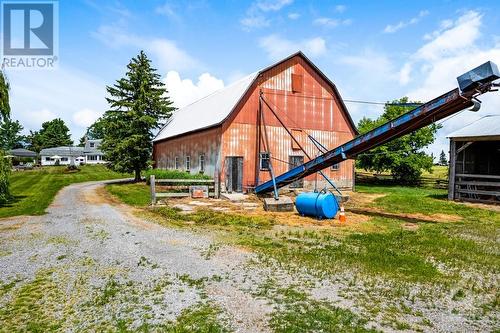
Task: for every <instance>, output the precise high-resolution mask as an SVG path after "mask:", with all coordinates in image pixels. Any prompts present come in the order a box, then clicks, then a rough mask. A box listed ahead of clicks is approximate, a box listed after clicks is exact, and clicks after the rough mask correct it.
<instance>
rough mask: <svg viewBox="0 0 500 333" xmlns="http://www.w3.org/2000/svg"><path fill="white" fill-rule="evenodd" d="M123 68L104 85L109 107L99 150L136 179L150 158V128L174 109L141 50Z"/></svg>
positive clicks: (153, 128)
mask: <svg viewBox="0 0 500 333" xmlns="http://www.w3.org/2000/svg"><path fill="white" fill-rule="evenodd" d="M127 69H128V71H127V73H126V75H125V77H123V78H121V79H119V80H117V81H116V83H115V84H114V85H112V86H108V87H106V90H107V92H108V94H109V95H110V97H108V98H106V100H107V101H108V103H109V105H110V110H108V111H106V113H105V115H104V121H105V131H104V132H105V133H104V140H103V144H102V146H101V149H102V150H103V151H104V153H105V158H106V160H107V161H109V163H110V167H111V168H112V169H114V170H116V171H120V172H134V174H135V180H136V181H139V180H140V179H141V170H144V169H146V168H147V167H148V165H149V162H150V159H151V154H152V149H153V144H152V139H153V131H154V130H156V129H159V128H160V127H161V125H162V122H163V121H164V120H166V119H167V118H168V117H170V115H171V114H172V112H173V111H174V109H175V108H174V107H172V102H171V101H170V99H169V98H168V96H167V90H166V88H165V84H164V83H163V82H162V81H161V80H160V75H159V74H157V73H156V69H154V68H153V67H151V61H150V60H149V59H148V58H147V56H146V54H145V53H144V52H143V51H141V52H140V53H139V55H137V56H136V57H135V58H132V60H131V61H130V63H129V64H128V65H127Z"/></svg>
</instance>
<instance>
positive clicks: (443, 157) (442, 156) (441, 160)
mask: <svg viewBox="0 0 500 333" xmlns="http://www.w3.org/2000/svg"><path fill="white" fill-rule="evenodd" d="M439 164H440V165H448V159H447V158H446V154H445V153H444V150H441V154H439Z"/></svg>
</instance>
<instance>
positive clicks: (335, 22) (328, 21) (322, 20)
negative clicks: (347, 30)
mask: <svg viewBox="0 0 500 333" xmlns="http://www.w3.org/2000/svg"><path fill="white" fill-rule="evenodd" d="M351 23H352V21H351V20H350V19H344V20H340V19H333V18H329V17H319V18H317V19H315V20H314V21H313V24H314V25H322V26H325V27H329V28H334V27H337V26H339V25H350V24H351Z"/></svg>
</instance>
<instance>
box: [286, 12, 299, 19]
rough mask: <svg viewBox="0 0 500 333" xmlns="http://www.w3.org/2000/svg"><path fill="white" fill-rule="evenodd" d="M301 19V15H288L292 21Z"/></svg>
mask: <svg viewBox="0 0 500 333" xmlns="http://www.w3.org/2000/svg"><path fill="white" fill-rule="evenodd" d="M299 17H300V14H299V13H289V14H288V18H289V19H290V20H296V19H298V18H299Z"/></svg>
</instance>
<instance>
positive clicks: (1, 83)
mask: <svg viewBox="0 0 500 333" xmlns="http://www.w3.org/2000/svg"><path fill="white" fill-rule="evenodd" d="M9 88H10V87H9V83H8V82H7V78H6V77H5V75H4V73H3V72H1V71H0V124H2V125H3V123H4V122H5V121H8V120H9V118H10V103H9ZM9 173H10V161H9V160H8V159H7V158H5V156H4V152H3V151H2V149H0V205H1V204H4V203H6V202H7V201H8V200H9V199H10V197H11V195H10V191H9Z"/></svg>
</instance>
